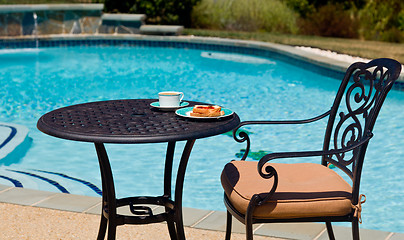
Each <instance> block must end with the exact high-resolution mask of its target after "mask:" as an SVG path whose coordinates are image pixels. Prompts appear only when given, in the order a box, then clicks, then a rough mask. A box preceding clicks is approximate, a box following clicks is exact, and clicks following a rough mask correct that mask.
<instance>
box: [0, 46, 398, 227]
mask: <svg viewBox="0 0 404 240" xmlns="http://www.w3.org/2000/svg"><path fill="white" fill-rule="evenodd" d="M219 50H222V49H219ZM225 50H226V51H225V52H223V51H220V52H219V51H217V49H215V48H213V47H210V48H209V49H200V48H193V47H192V46H191V47H189V46H188V47H184V48H181V47H180V48H171V47H169V48H167V47H166V46H165V45H164V44H163V45H159V44H155V45H153V46H149V45H139V46H136V47H133V46H125V44H122V45H118V46H109V45H108V44H100V45H89V46H87V45H85V44H73V45H72V44H70V45H68V46H66V47H44V48H39V49H33V48H26V49H7V50H0V71H1V72H2V75H1V76H0V81H1V86H0V90H1V92H2V94H3V96H2V98H1V103H0V116H1V118H0V121H1V122H12V123H16V124H21V125H25V126H27V127H28V128H29V130H30V133H29V136H30V137H31V138H32V143H31V145H30V147H29V148H28V149H27V152H26V154H25V156H24V157H22V158H18V159H14V160H13V161H8V162H5V163H4V162H3V163H0V164H2V166H1V167H0V175H7V176H8V177H10V178H14V179H18V180H19V181H20V182H21V183H22V184H23V185H24V187H27V188H33V189H40V190H48V191H61V190H60V188H57V187H55V185H52V184H49V183H48V182H45V181H44V180H43V179H40V178H39V177H38V176H41V177H43V178H47V179H52V180H54V181H55V182H57V183H58V184H59V185H61V186H63V187H64V189H66V190H67V191H69V192H70V193H75V194H84V195H92V196H98V194H97V191H96V188H95V187H98V188H100V186H101V184H100V179H99V169H98V162H97V158H96V153H95V149H94V146H93V145H92V144H90V143H79V142H73V141H67V140H62V139H57V138H54V137H50V136H47V135H45V134H43V133H41V132H39V131H38V130H37V129H36V121H37V119H38V118H39V117H40V116H41V115H42V114H44V113H46V112H48V111H51V110H53V109H55V108H59V107H63V106H67V105H71V104H77V103H83V102H88V101H99V100H108V99H125V98H156V97H157V93H158V92H159V91H164V90H178V91H183V92H184V93H185V99H188V100H195V101H203V102H210V103H215V104H218V105H222V106H225V107H227V108H230V109H232V110H234V111H235V112H237V113H238V114H239V116H240V118H241V119H242V120H253V119H256V120H258V119H290V118H293V119H295V118H307V117H311V116H313V115H317V114H320V113H322V112H324V111H326V110H328V109H329V108H330V106H331V103H332V101H333V98H334V95H335V93H336V91H337V88H338V86H339V83H340V78H338V79H336V78H332V77H327V76H324V75H320V74H318V73H316V71H311V70H309V68H306V67H305V68H300V67H298V66H296V64H290V62H288V61H283V59H282V58H279V56H277V55H276V54H274V57H273V58H271V57H269V56H261V55H259V54H256V55H244V54H243V52H240V51H238V50H237V49H235V50H234V49H225ZM231 52H233V53H231ZM269 55H270V54H269ZM330 75H333V74H330ZM403 105H404V92H401V91H392V92H391V93H390V95H389V96H388V98H387V100H386V103H385V106H384V108H383V109H382V111H381V113H380V117H379V120H378V123H377V124H376V127H375V132H374V133H375V137H374V138H373V140H372V141H371V143H370V147H369V151H368V154H367V158H366V160H365V165H364V170H363V178H362V179H363V180H362V186H361V189H362V191H361V192H362V193H364V194H366V195H367V202H366V204H364V206H363V207H364V209H363V220H364V223H363V224H362V226H361V227H363V228H371V229H379V230H384V231H393V232H402V231H404V219H403V218H402V215H403V214H404V206H402V204H400V203H401V199H402V198H403V197H404V185H403V184H402V182H403V180H404V176H403V174H402V171H403V169H401V168H400V167H397V166H400V160H401V159H403V157H404V149H403V148H402V144H403V141H402V140H401V139H402V138H400V136H402V134H403V133H404V127H403V126H402V124H401V123H402V122H404V112H402V111H400V109H401V106H403ZM325 125H326V122H325V121H321V122H319V123H316V124H312V125H308V126H292V127H291V126H276V127H274V126H252V127H250V128H248V129H247V130H248V131H249V132H250V133H251V140H252V151H253V152H254V153H255V154H252V155H251V157H254V158H257V157H259V155H260V154H262V153H265V152H271V151H286V150H302V149H313V150H315V149H321V146H322V139H323V134H324V132H323V129H324V126H325ZM318 127H319V128H318ZM295 132H299V133H301V135H300V137H299V138H293V139H292V138H291V136H294V137H295V136H296V135H294V134H292V133H295ZM180 145H181V144H180ZM379 147H382V148H379ZM106 148H107V151H108V153H109V155H110V160H111V165H112V169H113V172H114V179H115V182H116V189H117V195H118V197H125V196H132V195H159V194H161V193H162V191H163V189H162V186H161V184H155V183H160V182H162V181H163V169H164V165H163V163H162V159H164V154H165V150H166V145H165V144H157V145H156V144H153V145H148V144H144V145H125V146H122V145H113V144H109V145H106ZM243 148H245V145H243V144H238V143H236V142H235V141H234V140H233V139H232V138H231V137H230V136H229V135H226V134H224V135H220V136H216V137H212V138H208V139H202V140H198V141H196V143H195V146H194V150H193V152H192V154H191V157H190V161H189V165H188V166H189V167H188V169H187V173H186V180H185V184H184V198H183V199H184V203H183V204H184V206H186V207H194V208H203V209H211V210H224V209H225V208H224V205H223V203H222V197H223V191H222V188H221V185H220V180H219V178H220V172H221V170H222V168H223V166H224V165H225V163H227V162H228V161H229V160H231V159H234V158H236V155H239V153H240V152H241V149H243ZM178 149H181V146H179V148H178ZM381 149H383V150H381ZM260 151H261V152H260ZM175 157H176V159H178V158H179V156H178V155H177V154H176V156H175ZM380 159H386V160H385V161H381V160H380ZM292 161H293V160H292ZM310 161H314V162H318V161H319V160H317V159H310ZM175 168H176V166H175V167H174V169H175ZM145 169H146V171H145ZM149 169H153V171H149ZM44 171H45V172H44ZM72 178H74V179H76V180H74V179H72ZM77 179H80V180H82V181H81V182H80V181H77ZM0 183H1V184H6V185H10V184H11V183H10V181H8V180H6V179H0ZM90 183H91V184H94V186H95V187H94V186H92V185H90ZM145 186H148V187H147V188H145ZM380 193H383V194H380ZM386 203H389V204H386ZM386 213H388V214H386Z"/></svg>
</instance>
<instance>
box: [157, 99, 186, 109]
mask: <svg viewBox="0 0 404 240" xmlns="http://www.w3.org/2000/svg"><path fill="white" fill-rule="evenodd" d="M188 105H189V102H184V101H182V102H181V103H180V106H177V107H161V106H160V103H159V102H152V103H150V106H152V107H154V108H158V109H160V110H161V111H174V110H176V109H179V108H183V107H186V106H188Z"/></svg>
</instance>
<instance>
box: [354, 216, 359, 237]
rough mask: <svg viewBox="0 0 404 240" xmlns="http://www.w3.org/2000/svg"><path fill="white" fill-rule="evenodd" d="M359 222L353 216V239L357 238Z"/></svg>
mask: <svg viewBox="0 0 404 240" xmlns="http://www.w3.org/2000/svg"><path fill="white" fill-rule="evenodd" d="M359 238H360V237H359V223H358V219H357V218H355V219H354V220H353V221H352V239H353V240H359Z"/></svg>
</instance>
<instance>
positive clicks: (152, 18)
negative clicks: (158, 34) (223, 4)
mask: <svg viewBox="0 0 404 240" xmlns="http://www.w3.org/2000/svg"><path fill="white" fill-rule="evenodd" d="M199 1H200V0H125V1H117V0H105V1H104V4H105V10H106V11H107V12H121V13H142V14H146V16H147V21H148V22H149V23H155V24H181V25H184V26H185V27H190V26H191V12H192V8H193V7H194V6H195V5H196V4H197V3H198V2H199Z"/></svg>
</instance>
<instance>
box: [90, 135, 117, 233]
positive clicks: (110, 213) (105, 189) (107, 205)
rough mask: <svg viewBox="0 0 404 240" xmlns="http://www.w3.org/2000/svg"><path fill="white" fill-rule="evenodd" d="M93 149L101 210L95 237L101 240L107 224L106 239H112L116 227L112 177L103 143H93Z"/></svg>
mask: <svg viewBox="0 0 404 240" xmlns="http://www.w3.org/2000/svg"><path fill="white" fill-rule="evenodd" d="M95 149H96V151H97V156H98V162H99V165H100V172H101V181H102V211H101V221H100V229H99V232H98V237H97V239H98V240H101V239H104V238H105V232H106V229H107V225H108V239H109V240H113V239H115V235H116V227H117V219H116V218H117V216H116V196H115V186H114V179H113V176H112V170H111V165H110V163H109V159H108V155H107V151H106V149H105V147H104V144H102V143H95Z"/></svg>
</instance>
